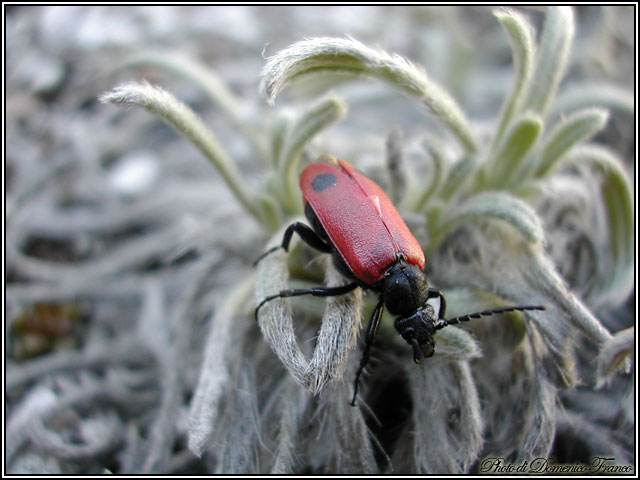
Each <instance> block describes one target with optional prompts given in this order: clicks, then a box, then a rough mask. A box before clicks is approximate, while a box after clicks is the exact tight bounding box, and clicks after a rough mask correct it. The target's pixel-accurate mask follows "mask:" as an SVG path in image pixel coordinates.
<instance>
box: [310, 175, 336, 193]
mask: <svg viewBox="0 0 640 480" xmlns="http://www.w3.org/2000/svg"><path fill="white" fill-rule="evenodd" d="M337 181H338V179H337V178H336V176H335V175H334V174H333V173H321V174H319V175H316V178H314V179H313V181H312V182H311V187H313V190H314V191H315V192H322V191H323V190H326V189H327V188H329V187H333V186H334V185H335V184H336V182H337Z"/></svg>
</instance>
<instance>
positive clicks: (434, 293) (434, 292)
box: [427, 288, 447, 319]
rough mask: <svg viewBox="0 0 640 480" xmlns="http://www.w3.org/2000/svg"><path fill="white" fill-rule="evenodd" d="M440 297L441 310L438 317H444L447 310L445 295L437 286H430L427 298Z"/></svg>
mask: <svg viewBox="0 0 640 480" xmlns="http://www.w3.org/2000/svg"><path fill="white" fill-rule="evenodd" d="M436 297H437V298H439V299H440V311H439V312H438V319H441V318H444V316H445V314H446V312H447V302H446V300H445V299H444V295H442V292H441V291H440V290H438V289H437V288H429V294H428V296H427V300H428V299H429V298H436Z"/></svg>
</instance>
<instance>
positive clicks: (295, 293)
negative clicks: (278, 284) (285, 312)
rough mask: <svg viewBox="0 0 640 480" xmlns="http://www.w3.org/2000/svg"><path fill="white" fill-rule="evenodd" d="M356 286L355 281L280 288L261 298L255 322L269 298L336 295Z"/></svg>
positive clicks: (347, 291)
mask: <svg viewBox="0 0 640 480" xmlns="http://www.w3.org/2000/svg"><path fill="white" fill-rule="evenodd" d="M357 287H358V284H357V283H355V282H354V283H349V284H348V285H342V286H340V287H313V288H301V289H290V290H280V292H279V293H276V294H274V295H269V296H268V297H267V298H265V299H264V300H262V301H261V302H260V304H259V305H258V306H257V307H256V322H257V321H258V311H259V310H260V309H261V308H262V306H263V305H264V304H265V303H267V302H270V301H271V300H275V299H276V298H285V297H299V296H300V295H313V296H314V297H336V296H338V295H344V294H346V293H349V292H350V291H351V290H354V289H355V288H357Z"/></svg>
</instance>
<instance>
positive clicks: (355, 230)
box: [254, 155, 545, 406]
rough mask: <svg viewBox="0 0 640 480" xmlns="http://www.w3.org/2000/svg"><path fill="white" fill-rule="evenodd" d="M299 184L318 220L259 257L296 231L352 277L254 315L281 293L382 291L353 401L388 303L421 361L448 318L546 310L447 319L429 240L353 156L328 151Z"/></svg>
mask: <svg viewBox="0 0 640 480" xmlns="http://www.w3.org/2000/svg"><path fill="white" fill-rule="evenodd" d="M300 189H301V190H302V194H303V198H304V212H305V216H306V217H307V219H308V220H309V222H310V223H311V227H309V226H308V225H306V224H304V223H302V222H294V223H292V224H291V225H289V227H288V228H287V229H286V230H285V233H284V236H283V239H282V243H281V244H280V245H278V246H276V247H274V248H272V249H270V250H268V251H266V252H265V253H264V254H262V255H261V256H260V257H259V258H258V259H257V260H256V262H255V264H257V263H258V262H259V261H260V260H262V259H263V258H264V257H265V256H266V255H268V254H270V253H271V252H273V251H275V250H277V249H279V248H283V249H284V250H285V251H288V250H289V244H290V242H291V238H292V236H293V234H294V233H297V234H298V235H299V236H300V238H301V239H302V240H303V241H304V242H305V243H307V244H308V245H309V246H311V247H313V248H315V249H316V250H319V251H320V252H323V253H329V254H331V256H332V259H333V263H334V264H335V266H336V268H337V269H338V271H339V272H340V273H341V274H342V275H344V276H345V277H346V278H347V279H349V280H350V283H348V284H346V285H343V286H338V287H314V288H309V289H289V290H281V291H280V292H278V293H275V294H273V295H269V296H267V297H266V298H265V299H263V300H262V301H261V302H260V303H259V305H258V306H257V308H256V310H255V317H256V321H257V320H258V312H259V311H260V308H262V306H263V305H265V304H266V303H267V302H270V301H271V300H274V299H276V298H283V297H296V296H300V295H313V296H318V297H329V296H337V295H344V294H346V293H349V292H351V291H352V290H354V289H356V288H358V287H361V288H363V289H365V290H371V291H373V292H375V293H377V294H378V303H377V305H376V307H375V309H374V311H373V314H372V316H371V319H370V321H369V325H368V327H367V333H366V337H365V346H364V349H363V352H362V357H361V359H360V365H359V367H358V370H357V373H356V378H355V381H354V394H353V399H352V401H351V405H353V406H355V400H356V396H357V394H358V384H359V379H360V375H361V374H362V371H363V369H364V368H365V366H366V365H367V363H368V362H369V354H370V349H371V345H372V343H373V340H374V338H375V335H376V333H377V331H378V326H379V324H380V319H381V317H382V313H383V311H384V308H385V307H386V308H387V310H388V311H389V313H391V314H392V315H394V316H396V319H395V323H394V326H395V328H396V330H397V331H398V333H399V334H400V335H401V336H402V338H403V339H404V340H405V341H406V342H407V343H408V344H409V345H410V346H411V348H412V350H413V360H414V362H415V363H420V361H421V360H422V359H423V358H428V357H431V356H432V355H433V354H434V348H435V341H434V335H435V333H436V332H437V331H438V330H440V329H442V328H444V327H446V326H448V325H455V324H458V323H460V322H465V321H468V320H470V319H472V318H479V317H481V316H485V315H494V314H498V313H504V312H511V311H524V310H544V309H545V307H544V306H541V305H517V306H510V307H503V308H497V309H492V310H484V311H481V312H475V313H470V314H467V315H462V316H460V317H455V318H450V319H448V320H447V319H445V314H446V308H447V306H446V300H445V297H444V295H443V294H442V292H441V291H440V290H438V289H436V288H432V287H430V286H429V284H428V282H427V277H426V274H425V272H424V269H425V266H426V259H425V255H424V252H423V250H422V247H421V246H420V244H419V243H418V240H416V238H415V237H414V236H413V234H412V233H411V231H410V230H409V227H407V224H406V223H405V221H404V220H403V218H402V217H401V216H400V214H399V213H398V211H397V210H396V208H395V206H394V205H393V203H392V202H391V200H390V199H389V197H388V196H387V194H386V193H385V192H384V190H382V188H380V186H378V185H377V184H376V183H375V182H374V181H373V180H371V179H369V178H367V177H366V176H365V175H363V174H362V173H360V172H359V171H357V170H356V169H355V167H354V166H353V165H351V164H350V163H348V162H346V161H344V160H338V159H336V158H334V157H332V156H328V155H324V156H321V157H320V158H319V159H318V161H317V162H315V163H312V164H311V165H309V166H307V167H306V168H305V169H304V171H303V172H302V175H301V176H300ZM255 264H254V265H255ZM431 299H438V300H439V307H438V312H437V314H436V311H435V308H434V307H433V306H432V305H431V304H430V303H428V302H429V300H431Z"/></svg>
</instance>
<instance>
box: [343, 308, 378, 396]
mask: <svg viewBox="0 0 640 480" xmlns="http://www.w3.org/2000/svg"><path fill="white" fill-rule="evenodd" d="M383 311H384V300H382V299H380V301H379V302H378V304H377V305H376V308H375V310H374V311H373V315H371V320H369V327H368V328H367V337H366V341H365V344H364V351H363V352H362V357H361V358H360V366H359V367H358V371H357V372H356V380H355V382H354V384H353V399H352V400H351V406H352V407H355V406H356V397H357V396H358V382H359V380H360V374H361V373H362V370H364V367H365V366H366V365H367V363H369V350H370V349H371V344H372V343H373V339H374V338H375V336H376V333H378V327H379V326H380V318H382V312H383Z"/></svg>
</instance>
